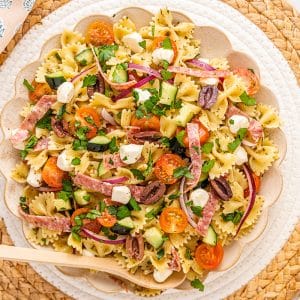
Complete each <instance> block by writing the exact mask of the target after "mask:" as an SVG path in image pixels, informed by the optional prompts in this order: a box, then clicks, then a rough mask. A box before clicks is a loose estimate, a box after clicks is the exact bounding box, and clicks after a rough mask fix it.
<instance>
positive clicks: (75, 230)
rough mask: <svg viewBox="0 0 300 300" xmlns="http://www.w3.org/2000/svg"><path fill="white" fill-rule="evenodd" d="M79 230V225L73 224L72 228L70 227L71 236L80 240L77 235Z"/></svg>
mask: <svg viewBox="0 0 300 300" xmlns="http://www.w3.org/2000/svg"><path fill="white" fill-rule="evenodd" d="M79 232H80V225H75V226H73V227H72V229H71V233H72V237H73V238H74V239H75V240H76V241H81V237H80V235H79Z"/></svg>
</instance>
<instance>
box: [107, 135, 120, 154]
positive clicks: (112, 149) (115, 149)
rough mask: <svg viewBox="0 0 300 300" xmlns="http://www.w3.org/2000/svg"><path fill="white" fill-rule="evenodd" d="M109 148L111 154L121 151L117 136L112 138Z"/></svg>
mask: <svg viewBox="0 0 300 300" xmlns="http://www.w3.org/2000/svg"><path fill="white" fill-rule="evenodd" d="M108 148H109V151H110V153H115V152H118V151H119V147H118V145H117V139H116V137H115V136H114V137H113V138H112V140H111V141H110V143H109V144H108Z"/></svg>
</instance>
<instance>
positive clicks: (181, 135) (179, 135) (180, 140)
mask: <svg viewBox="0 0 300 300" xmlns="http://www.w3.org/2000/svg"><path fill="white" fill-rule="evenodd" d="M184 136H185V130H181V131H179V132H178V133H177V134H176V139H177V141H178V143H179V144H180V146H182V147H185V146H184V142H183V138H184Z"/></svg>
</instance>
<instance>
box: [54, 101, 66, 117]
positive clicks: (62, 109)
mask: <svg viewBox="0 0 300 300" xmlns="http://www.w3.org/2000/svg"><path fill="white" fill-rule="evenodd" d="M66 107H67V105H66V103H65V104H63V105H62V106H61V108H60V109H59V111H58V113H57V115H56V118H57V119H58V120H62V118H63V115H64V114H65V113H66Z"/></svg>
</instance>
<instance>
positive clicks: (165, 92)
mask: <svg viewBox="0 0 300 300" xmlns="http://www.w3.org/2000/svg"><path fill="white" fill-rule="evenodd" d="M177 91H178V88H177V87H176V86H175V85H172V84H170V83H168V82H166V81H163V82H162V84H161V86H160V91H159V95H160V99H159V102H160V103H161V104H166V105H171V103H172V102H173V101H174V100H175V99H176V95H177Z"/></svg>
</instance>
